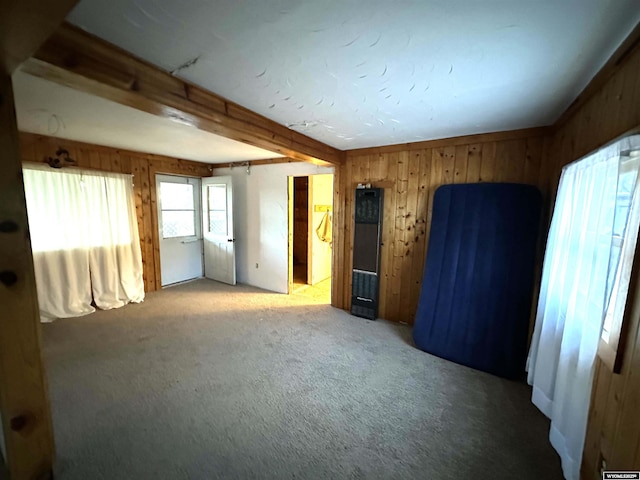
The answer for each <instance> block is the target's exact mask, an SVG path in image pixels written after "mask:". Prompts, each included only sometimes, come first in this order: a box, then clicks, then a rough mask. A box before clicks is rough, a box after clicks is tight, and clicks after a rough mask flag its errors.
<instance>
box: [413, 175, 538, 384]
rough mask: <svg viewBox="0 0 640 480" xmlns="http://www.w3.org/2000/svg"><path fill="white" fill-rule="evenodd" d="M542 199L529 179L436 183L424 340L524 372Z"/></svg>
mask: <svg viewBox="0 0 640 480" xmlns="http://www.w3.org/2000/svg"><path fill="white" fill-rule="evenodd" d="M541 205H542V199H541V196H540V192H539V191H538V189H537V188H535V187H533V186H531V185H521V184H510V183H476V184H466V185H444V186H442V187H440V188H438V190H436V193H435V196H434V201H433V216H432V222H431V233H430V236H429V245H428V251H427V258H426V261H425V267H424V276H423V280H422V290H421V293H420V300H419V303H418V310H417V313H416V318H415V323H414V328H413V339H414V341H415V343H416V345H417V347H418V348H420V349H421V350H424V351H426V352H429V353H432V354H434V355H437V356H439V357H442V358H446V359H448V360H451V361H453V362H456V363H460V364H462V365H467V366H469V367H472V368H476V369H478V370H483V371H485V372H489V373H493V374H495V375H498V376H501V377H507V378H518V377H520V376H521V375H522V374H523V373H524V368H525V361H526V355H527V336H528V331H529V317H530V313H531V300H532V292H533V281H534V268H535V257H536V244H537V239H538V230H539V225H540V210H541Z"/></svg>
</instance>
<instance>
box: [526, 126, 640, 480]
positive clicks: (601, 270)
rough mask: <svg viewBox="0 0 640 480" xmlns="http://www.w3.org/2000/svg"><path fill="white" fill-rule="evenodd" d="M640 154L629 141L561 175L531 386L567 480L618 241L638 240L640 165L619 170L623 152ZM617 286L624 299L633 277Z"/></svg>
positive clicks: (581, 433)
mask: <svg viewBox="0 0 640 480" xmlns="http://www.w3.org/2000/svg"><path fill="white" fill-rule="evenodd" d="M637 148H640V136H634V137H627V138H625V139H623V140H621V141H619V142H616V143H614V144H613V145H610V146H608V147H605V148H603V149H601V150H599V151H597V152H595V153H593V154H591V155H589V156H588V157H586V158H584V159H582V160H580V161H577V162H574V163H572V164H570V165H567V166H566V167H565V168H564V169H563V172H562V176H561V178H560V184H559V187H558V194H557V197H556V203H555V209H554V212H553V218H552V221H551V227H550V230H549V236H548V239H547V247H546V253H545V259H544V266H543V273H542V282H541V287H540V296H539V299H538V309H537V315H536V323H535V328H534V333H533V338H532V342H531V349H530V352H529V356H528V359H527V370H528V382H529V384H530V385H532V386H533V396H532V401H533V403H534V404H535V405H536V406H537V407H538V408H539V409H540V410H541V411H542V412H543V413H544V414H545V415H546V416H547V417H549V418H550V419H551V430H550V434H549V438H550V441H551V443H552V445H553V447H554V448H555V449H556V451H557V452H558V454H559V455H560V457H561V459H562V468H563V472H564V475H565V478H567V479H568V480H578V479H579V476H580V463H581V460H582V450H583V446H584V440H585V432H586V425H587V416H588V412H589V401H590V397H591V385H592V379H593V367H594V364H595V358H596V352H597V349H598V342H599V339H600V335H601V332H602V325H603V320H604V317H605V312H606V311H607V308H608V304H609V301H610V299H611V296H612V295H611V294H612V291H613V288H614V279H616V272H617V271H618V269H620V268H622V267H623V266H624V265H623V262H621V261H620V259H621V258H622V257H621V255H620V252H621V243H620V242H619V241H618V240H619V239H620V238H625V234H629V232H631V234H632V235H631V238H629V237H628V238H627V239H626V240H625V241H626V242H627V243H628V242H629V241H630V240H633V241H634V243H635V240H636V238H637V231H636V232H633V227H632V228H630V229H629V228H627V225H628V224H629V214H628V213H629V210H630V207H631V204H632V203H633V202H634V201H635V202H638V200H639V199H640V195H639V192H638V188H637V185H638V182H637V178H638V168H637V162H636V164H635V166H633V168H631V169H630V168H622V167H623V162H624V161H625V158H626V157H625V152H629V151H631V150H633V149H637ZM634 211H637V208H636V209H634ZM632 223H633V224H634V225H635V226H636V229H637V225H638V224H637V222H632ZM618 237H620V238H618ZM634 247H635V245H634ZM619 280H620V278H619V279H618V281H617V282H615V288H616V293H617V292H624V294H626V288H627V287H628V280H629V279H628V276H627V277H626V282H627V283H626V285H625V284H624V282H620V281H619ZM615 296H616V295H614V297H615Z"/></svg>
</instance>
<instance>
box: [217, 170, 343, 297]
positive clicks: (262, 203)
mask: <svg viewBox="0 0 640 480" xmlns="http://www.w3.org/2000/svg"><path fill="white" fill-rule="evenodd" d="M250 172H251V173H250V174H247V169H246V167H234V168H221V169H216V171H215V172H214V173H215V174H216V175H231V176H232V177H233V189H234V190H233V203H234V224H235V238H236V272H237V279H238V282H239V283H245V284H248V285H253V286H255V287H259V288H264V289H265V290H271V291H274V292H279V293H287V289H288V243H287V242H288V229H289V225H288V210H287V209H288V193H287V178H288V177H289V176H292V175H293V176H301V175H316V174H329V173H333V168H332V167H318V166H315V165H311V164H308V163H302V162H297V163H280V164H275V165H260V166H255V167H251V169H250ZM256 265H257V267H256Z"/></svg>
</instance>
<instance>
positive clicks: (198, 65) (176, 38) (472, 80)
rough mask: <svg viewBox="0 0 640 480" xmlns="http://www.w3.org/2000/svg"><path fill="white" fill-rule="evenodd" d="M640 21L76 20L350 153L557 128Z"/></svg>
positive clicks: (151, 10)
mask: <svg viewBox="0 0 640 480" xmlns="http://www.w3.org/2000/svg"><path fill="white" fill-rule="evenodd" d="M639 19H640V0H534V1H532V0H500V1H498V0H485V1H480V0H423V1H414V2H409V1H391V0H384V1H380V0H377V1H375V0H371V1H364V0H361V1H349V0H270V1H266V0H246V1H235V0H218V1H215V0H214V1H211V0H209V1H206V0H192V1H183V0H110V1H109V2H105V1H102V0H81V1H80V3H79V4H78V5H77V6H76V8H75V9H74V10H73V11H72V12H71V14H70V15H69V17H68V20H69V21H70V22H72V23H74V24H76V25H78V26H80V27H82V28H84V29H86V30H87V31H89V32H91V33H94V34H96V35H98V36H99V37H101V38H103V39H105V40H107V41H109V42H111V43H114V44H116V45H118V46H120V47H122V48H124V49H125V50H128V51H130V52H132V53H134V54H135V55H137V56H139V57H142V58H144V59H145V60H148V61H150V62H151V63H154V64H156V65H158V66H160V67H161V68H163V69H165V70H168V71H173V72H174V74H175V75H177V76H179V77H182V78H184V79H187V80H189V81H191V82H194V83H196V84H198V85H201V86H203V87H205V88H207V89H209V90H211V91H213V92H215V93H217V94H219V95H222V96H223V97H226V98H227V99H229V100H232V101H234V102H236V103H239V104H240V105H243V106H245V107H247V108H249V109H251V110H253V111H255V112H258V113H261V114H263V115H265V116H267V117H269V118H271V119H273V120H275V121H277V122H279V123H281V124H283V125H287V126H289V127H290V128H292V129H294V130H298V131H301V132H304V133H305V134H307V135H309V136H311V137H313V138H316V139H317V140H320V141H323V142H325V143H328V144H329V145H333V146H334V147H337V148H340V149H350V148H357V147H365V146H374V145H384V144H393V143H401V142H411V141H418V140H426V139H432V138H442V137H450V136H457V135H465V134H473V133H481V132H490V131H500V130H510V129H516V128H524V127H531V126H539V125H548V124H551V123H553V122H554V121H555V120H556V119H557V117H558V116H559V115H560V114H561V112H562V111H563V110H564V109H565V108H566V107H567V106H568V105H569V104H570V103H571V102H572V101H573V100H574V98H575V97H576V96H577V94H578V93H579V92H580V91H581V90H582V88H583V87H584V86H585V85H586V84H587V83H588V81H589V80H590V79H591V78H592V77H593V75H594V74H595V73H596V72H597V71H598V69H599V68H600V67H601V66H602V65H603V64H604V63H605V61H606V60H607V58H608V57H609V56H610V54H611V53H612V52H613V51H614V50H615V48H616V47H617V46H618V45H619V44H620V43H621V41H622V40H623V39H624V38H625V37H626V36H627V34H628V33H629V32H630V31H631V29H632V28H633V27H634V26H635V24H636V23H637V22H638V20H639ZM189 64H190V66H186V67H185V68H180V67H181V66H184V65H189Z"/></svg>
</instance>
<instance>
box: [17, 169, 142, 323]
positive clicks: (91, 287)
mask: <svg viewBox="0 0 640 480" xmlns="http://www.w3.org/2000/svg"><path fill="white" fill-rule="evenodd" d="M23 172H24V173H23V175H24V185H25V194H26V199H27V212H28V215H29V229H30V233H31V245H32V249H33V261H34V268H35V273H36V285H37V290H38V301H39V304H40V315H41V319H42V320H43V321H51V320H53V319H55V318H66V317H77V316H80V315H85V314H87V313H91V312H93V311H95V309H94V307H93V306H92V303H93V304H95V305H96V306H97V307H99V308H101V309H110V308H116V307H120V306H122V305H124V304H126V303H129V302H141V301H143V299H144V283H143V280H142V256H141V252H140V239H139V234H138V224H137V220H136V211H135V203H134V199H133V186H132V182H131V176H130V175H123V174H115V173H107V172H92V171H85V170H77V169H73V170H70V169H65V170H53V169H51V168H50V167H41V166H31V165H25V167H24V170H23Z"/></svg>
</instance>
